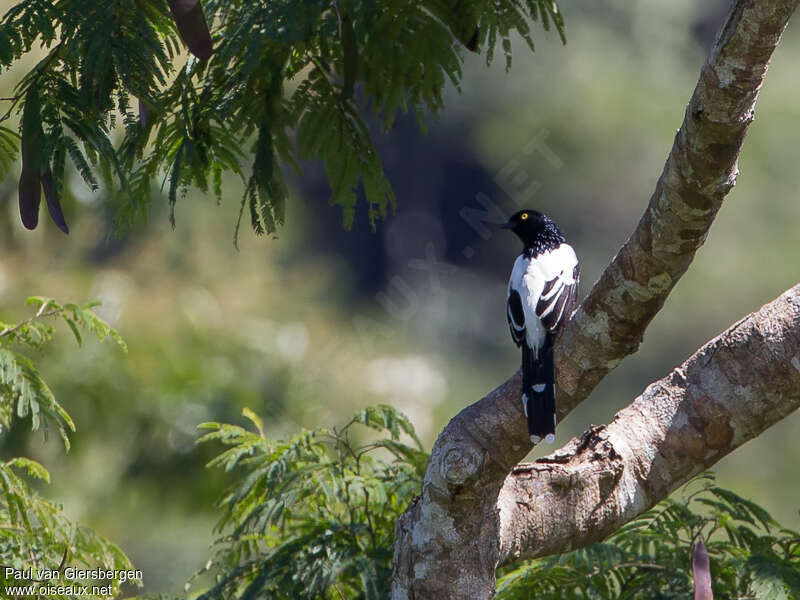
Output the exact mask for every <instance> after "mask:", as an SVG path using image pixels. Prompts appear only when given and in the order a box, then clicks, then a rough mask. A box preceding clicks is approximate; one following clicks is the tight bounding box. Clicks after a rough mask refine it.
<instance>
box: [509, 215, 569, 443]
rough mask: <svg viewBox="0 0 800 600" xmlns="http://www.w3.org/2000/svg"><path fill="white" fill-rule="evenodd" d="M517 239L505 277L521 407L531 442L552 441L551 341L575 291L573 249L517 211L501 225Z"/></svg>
mask: <svg viewBox="0 0 800 600" xmlns="http://www.w3.org/2000/svg"><path fill="white" fill-rule="evenodd" d="M502 227H503V228H505V229H510V230H511V231H513V232H514V233H516V234H517V236H518V237H519V239H520V240H522V243H523V248H522V253H521V254H520V255H519V256H518V257H517V260H516V262H515V263H514V268H513V269H512V271H511V278H510V279H509V281H508V300H507V309H506V313H507V316H508V327H509V329H510V330H511V337H512V338H513V339H514V342H515V343H516V344H517V346H519V347H521V348H522V408H523V410H524V411H525V416H526V417H527V419H528V433H529V434H530V436H531V442H533V443H534V444H538V443H539V442H541V441H542V439H544V440H545V441H546V442H548V443H551V444H552V443H553V442H554V441H555V432H556V402H555V400H556V384H555V373H554V368H553V341H554V340H555V337H556V334H557V333H558V330H559V329H560V328H561V326H562V325H564V323H565V322H566V321H568V320H569V318H570V316H571V314H572V309H573V307H574V306H575V300H576V298H577V293H578V278H579V275H580V267H579V265H578V257H577V256H576V255H575V250H573V249H572V246H570V245H569V244H567V242H566V240H565V239H564V236H563V235H562V234H561V231H559V229H558V227H556V224H555V223H554V222H553V221H552V220H551V219H550V218H549V217H547V216H546V215H543V214H542V213H540V212H537V211H535V210H521V211H519V212H518V213H516V214H514V215H513V216H512V217H511V218H510V219H509V220H508V222H507V223H505V224H504V225H502Z"/></svg>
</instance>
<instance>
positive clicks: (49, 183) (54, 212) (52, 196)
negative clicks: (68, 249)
mask: <svg viewBox="0 0 800 600" xmlns="http://www.w3.org/2000/svg"><path fill="white" fill-rule="evenodd" d="M42 187H44V197H45V200H47V210H48V211H49V212H50V218H52V219H53V223H55V224H56V226H57V227H58V228H59V229H60V230H61V231H63V232H64V233H67V234H69V227H67V221H66V220H65V219H64V212H63V211H62V210H61V203H60V202H59V201H58V191H57V190H56V183H55V181H53V173H51V172H50V171H47V173H45V174H44V175H42Z"/></svg>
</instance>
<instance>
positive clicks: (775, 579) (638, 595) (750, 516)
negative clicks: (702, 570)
mask: <svg viewBox="0 0 800 600" xmlns="http://www.w3.org/2000/svg"><path fill="white" fill-rule="evenodd" d="M700 535H702V536H703V538H704V539H705V540H706V547H707V548H708V554H709V557H710V559H711V578H712V584H713V590H714V597H715V598H752V599H755V600H775V599H781V600H791V599H794V598H798V597H800V534H798V533H797V532H794V531H790V530H787V529H783V528H781V527H780V526H779V525H778V524H777V523H776V522H775V520H774V519H773V518H772V517H771V516H770V515H769V514H768V513H767V512H766V511H765V510H764V509H763V508H761V507H760V506H758V505H757V504H755V503H753V502H751V501H749V500H747V499H745V498H742V497H741V496H739V495H737V494H735V493H734V492H731V491H729V490H725V489H723V488H720V487H718V486H717V485H716V484H715V482H714V478H713V475H712V474H711V473H705V474H703V475H701V476H700V477H699V478H697V479H696V480H695V481H693V482H690V484H688V485H687V486H686V487H685V488H684V490H683V492H682V495H681V496H680V497H678V498H671V499H668V500H665V501H663V502H661V503H660V504H658V505H657V506H656V507H654V508H653V509H651V510H650V511H647V512H646V513H644V514H642V515H641V516H639V517H638V518H636V519H634V520H633V521H631V522H630V523H628V524H627V525H625V526H624V527H622V528H621V529H620V530H618V531H617V532H616V533H615V534H614V535H612V536H611V537H610V538H608V539H607V540H606V541H604V542H602V543H598V544H594V545H592V546H589V547H588V548H584V549H581V550H576V551H574V552H569V553H566V554H562V555H560V556H556V557H552V558H545V559H538V560H533V561H526V562H523V563H520V564H517V565H514V566H513V567H511V568H509V569H506V570H505V573H504V574H503V576H502V577H501V578H500V579H499V581H498V586H497V598H498V600H522V599H526V600H527V599H528V598H542V599H553V600H555V599H570V600H571V599H573V598H574V599H581V600H583V599H592V600H594V599H597V600H600V599H603V600H606V599H609V600H610V599H615V600H616V599H620V600H621V599H630V600H634V599H635V600H639V599H641V600H645V599H652V598H664V599H666V598H690V597H691V595H692V586H693V584H692V576H691V551H692V543H693V542H694V541H695V540H696V539H697V537H698V536H700Z"/></svg>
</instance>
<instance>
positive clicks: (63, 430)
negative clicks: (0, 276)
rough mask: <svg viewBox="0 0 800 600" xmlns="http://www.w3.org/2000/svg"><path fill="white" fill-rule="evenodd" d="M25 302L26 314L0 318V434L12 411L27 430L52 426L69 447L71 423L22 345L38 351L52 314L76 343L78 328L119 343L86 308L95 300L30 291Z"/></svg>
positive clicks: (48, 331)
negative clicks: (13, 319)
mask: <svg viewBox="0 0 800 600" xmlns="http://www.w3.org/2000/svg"><path fill="white" fill-rule="evenodd" d="M28 304H30V305H32V306H33V307H34V308H35V309H36V312H35V314H34V315H33V316H31V317H30V318H28V319H25V320H24V321H21V322H19V323H3V322H2V321H0V433H1V432H2V431H3V429H5V430H7V429H8V428H9V427H11V422H12V420H13V418H14V416H16V417H19V418H23V419H24V418H27V417H28V416H30V418H31V428H32V429H33V430H37V429H39V427H40V425H43V426H44V427H45V432H46V431H47V427H48V425H54V426H55V427H56V429H57V430H58V433H59V435H60V436H61V439H62V440H63V441H64V445H65V446H66V448H67V449H69V436H68V433H69V432H70V431H75V424H74V423H73V421H72V418H71V417H70V416H69V414H68V413H67V411H66V410H64V407H63V406H61V404H59V403H58V401H57V400H56V398H55V396H54V395H53V392H52V391H51V390H50V388H49V387H48V385H47V383H45V381H44V379H43V378H42V376H41V375H40V374H39V371H38V370H37V369H36V366H35V365H34V363H33V362H32V361H31V360H30V358H28V357H27V356H26V355H25V354H23V353H22V349H24V348H28V349H32V350H41V348H42V347H43V346H44V345H45V344H46V343H47V342H49V341H51V340H52V339H53V335H54V333H55V328H54V327H53V325H52V323H51V322H50V321H51V320H52V319H60V320H62V321H64V322H65V323H66V324H67V325H68V326H69V328H70V330H71V331H72V333H73V335H74V336H75V339H76V341H77V342H78V344H80V343H81V342H82V340H83V337H82V333H81V332H82V331H83V332H88V333H90V334H92V335H94V336H95V337H97V338H98V339H99V340H103V339H105V338H111V339H113V340H114V341H115V342H116V343H117V344H118V345H119V346H120V347H121V348H122V349H123V350H124V349H125V342H123V341H122V338H121V337H120V336H119V333H117V332H116V330H114V329H113V328H112V327H111V326H109V325H108V323H106V322H105V321H103V320H102V319H101V318H100V317H98V316H97V315H96V314H95V313H94V312H93V311H92V310H91V309H92V308H93V307H94V306H97V303H96V302H93V303H89V304H85V305H78V304H72V303H69V304H59V303H58V302H56V301H55V300H53V299H52V298H43V297H40V296H33V297H31V298H28Z"/></svg>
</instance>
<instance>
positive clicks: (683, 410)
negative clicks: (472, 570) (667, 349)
mask: <svg viewBox="0 0 800 600" xmlns="http://www.w3.org/2000/svg"><path fill="white" fill-rule="evenodd" d="M798 407H800V284H798V285H796V286H795V287H793V288H792V289H790V290H788V291H787V292H785V293H784V294H782V295H781V296H779V297H778V298H777V299H776V300H774V301H772V302H770V303H769V304H767V305H765V306H763V307H762V308H761V310H759V311H758V312H756V313H753V314H751V315H750V316H748V317H747V318H745V319H743V320H741V321H739V322H738V323H736V324H735V325H733V326H732V327H731V328H730V329H728V330H727V331H726V332H725V333H723V334H721V335H719V336H718V337H716V338H715V339H713V340H711V341H710V342H708V343H707V344H706V345H705V346H703V347H702V348H701V349H700V350H698V351H697V352H696V353H695V354H694V355H693V356H692V357H691V358H689V360H687V361H686V362H685V363H683V364H682V365H681V366H679V367H678V368H676V369H675V370H673V371H672V372H671V373H670V374H669V375H667V376H666V377H664V378H663V379H661V380H659V381H656V382H654V383H652V384H650V385H649V386H648V387H647V389H646V390H645V391H644V393H643V394H642V395H641V396H639V397H638V398H637V399H636V400H635V401H634V402H633V403H631V404H630V405H629V406H628V407H626V408H624V409H623V410H621V411H620V412H619V413H617V415H616V417H614V420H613V421H612V422H611V423H610V424H609V425H607V426H605V425H601V426H598V427H592V428H591V429H589V430H588V431H586V432H585V433H584V434H583V435H582V436H580V437H579V438H575V439H573V440H571V441H570V442H569V443H568V444H567V445H566V446H565V447H564V448H562V449H561V450H559V451H558V452H556V453H554V454H552V455H550V456H547V457H544V458H540V459H539V460H537V461H536V462H534V463H527V464H521V465H519V466H517V467H516V468H515V469H514V470H513V471H512V472H511V473H510V474H509V476H508V477H507V478H506V481H505V483H504V485H503V487H502V489H501V490H500V495H499V497H498V506H499V508H500V529H499V536H500V563H501V564H502V563H506V562H511V561H513V560H516V559H518V558H521V557H533V556H543V555H546V554H554V553H558V552H565V551H567V550H571V549H574V548H578V547H582V546H586V545H588V544H591V543H593V542H596V541H598V540H601V539H603V538H605V537H606V536H608V535H609V534H611V533H612V532H614V531H616V530H617V529H618V528H619V527H621V526H622V525H624V524H625V523H627V522H628V521H629V520H631V519H632V518H633V517H635V516H636V515H638V514H640V513H641V512H643V511H644V510H647V509H648V508H650V507H651V506H653V505H654V504H656V503H657V502H658V501H660V500H662V499H663V498H665V497H666V496H667V495H669V494H670V493H671V492H672V491H673V490H674V489H675V488H677V487H678V486H680V485H681V484H683V483H684V482H685V481H687V480H688V479H690V478H691V477H693V476H694V475H696V474H698V473H700V472H702V471H703V470H704V469H707V468H708V467H709V466H711V465H713V464H714V463H716V462H717V461H718V460H720V459H721V458H722V457H723V456H725V455H727V454H728V453H730V452H732V451H733V450H734V449H736V448H737V447H739V446H741V445H742V444H744V443H745V442H747V441H749V440H751V439H753V438H754V437H756V436H757V435H759V434H760V433H761V432H763V431H764V430H765V429H767V428H768V427H770V426H771V425H773V424H775V423H777V422H778V421H780V420H781V419H783V418H784V417H786V416H787V415H789V414H791V413H792V412H793V411H795V410H797V408H798Z"/></svg>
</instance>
